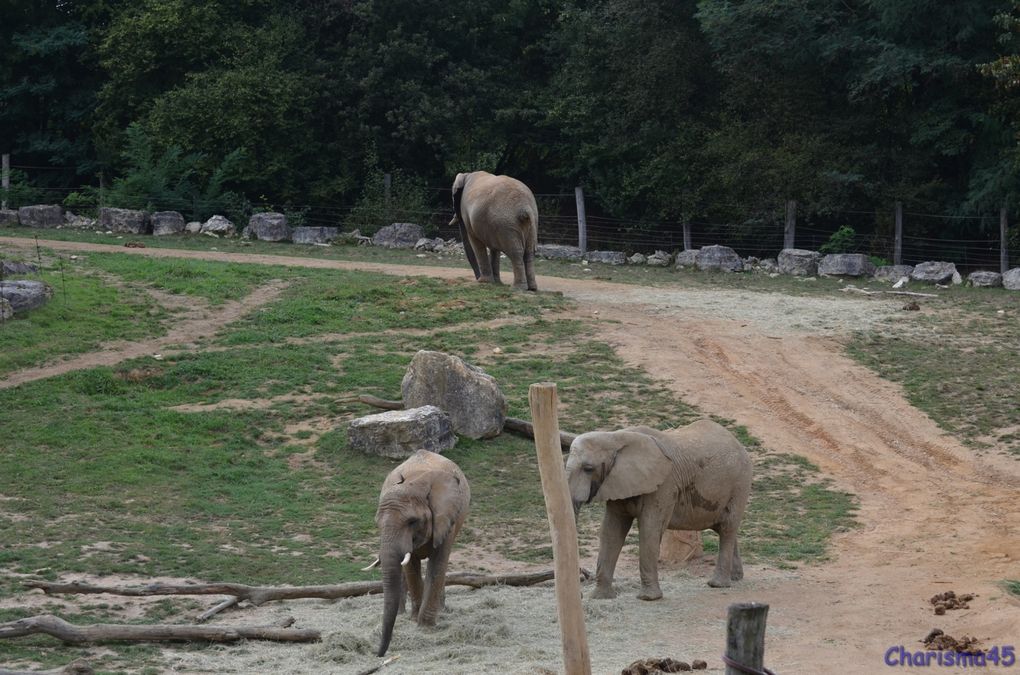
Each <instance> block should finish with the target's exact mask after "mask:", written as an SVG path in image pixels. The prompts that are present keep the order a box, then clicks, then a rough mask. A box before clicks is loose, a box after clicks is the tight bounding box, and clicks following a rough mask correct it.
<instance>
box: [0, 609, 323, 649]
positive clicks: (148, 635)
mask: <svg viewBox="0 0 1020 675" xmlns="http://www.w3.org/2000/svg"><path fill="white" fill-rule="evenodd" d="M40 633H41V634H44V635H52V636H53V637H55V638H57V639H59V640H63V641H64V642H69V643H71V644H82V643H89V642H103V641H109V640H112V641H119V642H123V641H127V642H150V641H201V642H236V641H237V640H274V641H277V642H315V641H317V640H319V639H320V638H321V634H320V633H319V631H317V630H311V629H303V628H286V627H282V626H186V625H166V624H163V625H158V624H157V625H128V624H114V623H99V624H93V625H90V626H76V625H74V624H72V623H68V622H67V621H64V620H63V619H60V618H58V617H55V616H53V615H51V614H40V615H39V616H30V617H28V618H25V619H18V620H17V621H11V622H9V623H4V624H0V638H13V637H22V636H24V635H37V634H40Z"/></svg>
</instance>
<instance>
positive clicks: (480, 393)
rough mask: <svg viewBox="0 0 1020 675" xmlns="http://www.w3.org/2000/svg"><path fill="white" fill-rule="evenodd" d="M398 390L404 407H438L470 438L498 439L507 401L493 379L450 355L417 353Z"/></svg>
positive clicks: (428, 352) (456, 427)
mask: <svg viewBox="0 0 1020 675" xmlns="http://www.w3.org/2000/svg"><path fill="white" fill-rule="evenodd" d="M400 391H401V395H402V397H403V400H404V405H405V406H407V407H417V406H423V405H434V406H438V407H439V408H440V409H442V410H443V411H444V412H446V413H447V414H448V415H449V416H450V420H451V421H452V422H453V428H454V430H455V431H456V432H457V433H458V434H462V435H464V436H467V437H469V438H492V437H493V436H497V435H499V433H500V432H501V431H502V430H503V422H504V421H506V398H505V397H504V396H503V392H502V391H501V390H500V388H499V384H498V383H497V382H496V380H495V378H493V377H492V376H491V375H489V374H487V373H485V372H484V371H482V370H481V369H480V368H476V367H475V366H472V365H470V364H468V363H466V362H465V361H464V360H463V359H461V358H459V357H457V356H453V355H451V354H444V353H443V352H432V351H425V350H422V351H419V352H418V353H417V354H415V355H414V358H413V359H411V365H409V366H408V368H407V372H406V373H405V374H404V379H403V381H402V382H401V383H400Z"/></svg>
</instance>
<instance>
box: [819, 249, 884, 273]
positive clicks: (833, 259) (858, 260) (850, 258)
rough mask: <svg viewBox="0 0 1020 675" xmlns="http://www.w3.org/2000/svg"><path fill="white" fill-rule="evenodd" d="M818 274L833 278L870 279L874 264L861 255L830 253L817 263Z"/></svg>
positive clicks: (873, 271)
mask: <svg viewBox="0 0 1020 675" xmlns="http://www.w3.org/2000/svg"><path fill="white" fill-rule="evenodd" d="M818 273H819V274H827V275H829V276H833V277H870V276H871V275H873V274H874V273H875V264H874V263H873V262H871V260H869V259H868V256H866V255H864V254H863V253H830V254H829V255H827V256H825V257H824V258H822V259H821V261H819V263H818Z"/></svg>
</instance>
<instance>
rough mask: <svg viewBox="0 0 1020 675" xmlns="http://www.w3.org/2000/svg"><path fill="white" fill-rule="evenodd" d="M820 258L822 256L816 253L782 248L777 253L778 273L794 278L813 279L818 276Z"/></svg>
mask: <svg viewBox="0 0 1020 675" xmlns="http://www.w3.org/2000/svg"><path fill="white" fill-rule="evenodd" d="M821 258H822V254H821V253H819V252H818V251H808V250H805V249H802V248H784V249H783V250H782V251H780V252H779V258H778V263H779V272H780V274H790V275H793V276H795V277H813V276H814V275H816V274H818V261H819V260H821Z"/></svg>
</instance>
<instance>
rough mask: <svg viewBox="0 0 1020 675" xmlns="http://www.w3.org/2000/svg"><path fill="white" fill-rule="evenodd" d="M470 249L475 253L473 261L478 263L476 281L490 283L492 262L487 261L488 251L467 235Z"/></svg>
mask: <svg viewBox="0 0 1020 675" xmlns="http://www.w3.org/2000/svg"><path fill="white" fill-rule="evenodd" d="M468 240H469V241H470V242H471V248H473V249H474V251H475V260H476V261H477V262H478V277H477V280H478V281H481V282H485V283H489V282H491V281H492V261H491V260H490V259H489V251H488V249H487V248H486V247H485V244H483V243H482V242H481V241H479V240H478V239H477V238H476V237H475V236H474V235H472V234H470V233H469V234H468Z"/></svg>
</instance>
